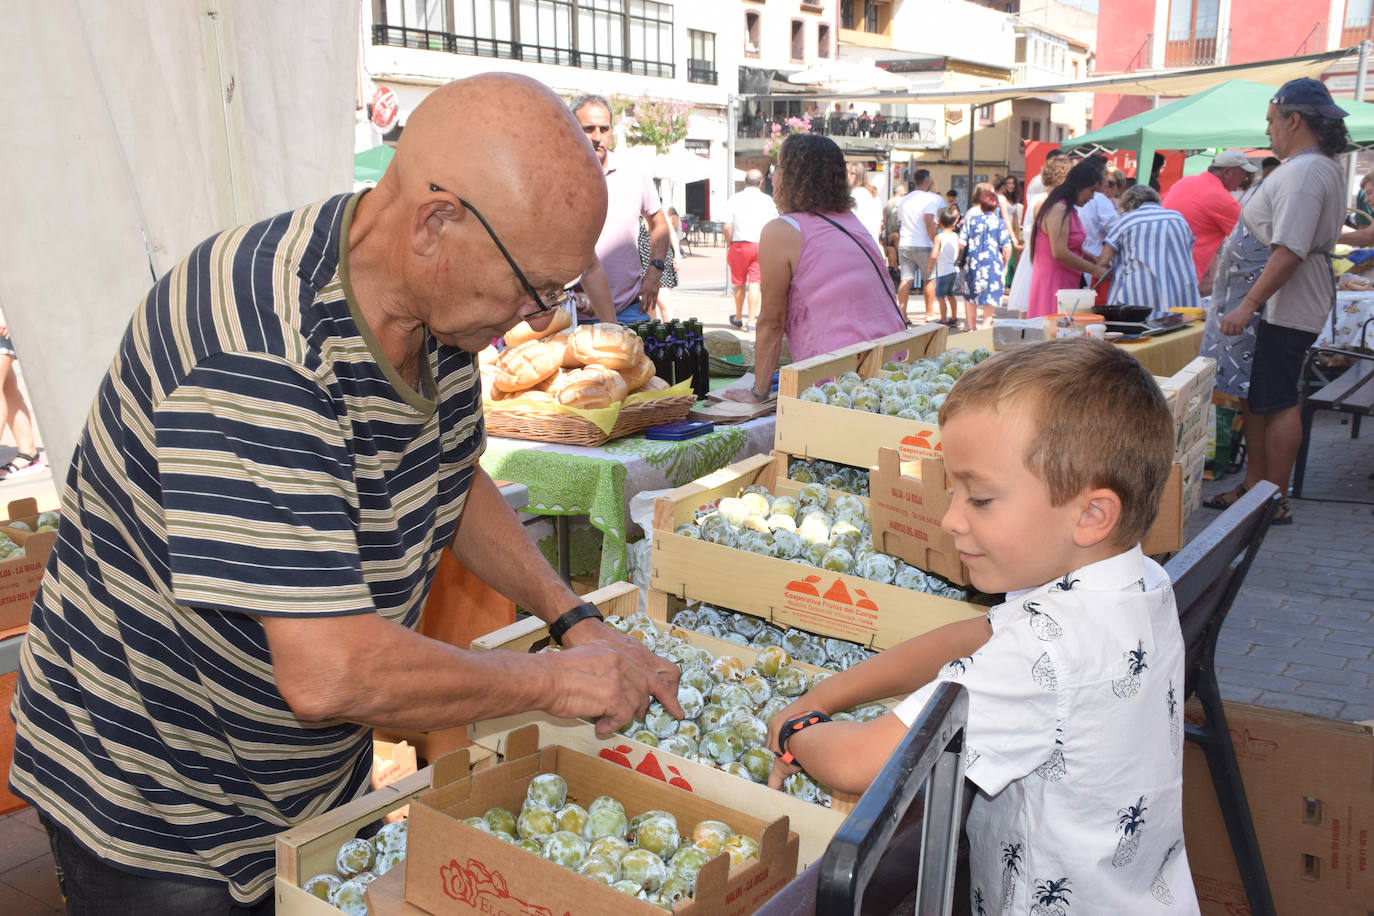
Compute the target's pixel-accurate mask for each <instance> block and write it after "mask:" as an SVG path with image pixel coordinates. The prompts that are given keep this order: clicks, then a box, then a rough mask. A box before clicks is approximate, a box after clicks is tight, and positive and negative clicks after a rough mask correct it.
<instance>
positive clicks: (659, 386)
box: [639, 375, 673, 391]
mask: <svg viewBox="0 0 1374 916" xmlns="http://www.w3.org/2000/svg"><path fill="white" fill-rule="evenodd" d="M671 387H673V386H672V385H669V384H668V380H667V379H663V378H659V377H658V376H657V375H655V376H654V377H653V378H651V379H649V380H648V381H647V382H645V383H644V384H643V385H642V386H640V389H639V390H640V391H663V390H665V389H668V388H671Z"/></svg>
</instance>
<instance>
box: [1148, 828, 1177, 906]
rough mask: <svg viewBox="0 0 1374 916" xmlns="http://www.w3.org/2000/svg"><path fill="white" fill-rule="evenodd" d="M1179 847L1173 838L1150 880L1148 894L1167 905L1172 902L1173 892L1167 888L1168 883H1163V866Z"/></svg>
mask: <svg viewBox="0 0 1374 916" xmlns="http://www.w3.org/2000/svg"><path fill="white" fill-rule="evenodd" d="M1178 847H1179V841H1178V840H1174V843H1173V845H1172V846H1170V847H1169V848H1168V849H1166V850H1165V851H1164V861H1163V862H1160V863H1159V870H1158V871H1156V872H1155V878H1154V880H1153V881H1151V882H1150V896H1151V897H1154V898H1155V899H1156V900H1158V901H1159V902H1160V903H1162V904H1164V905H1165V906H1168V905H1169V904H1171V903H1173V902H1174V892H1173V891H1171V890H1169V885H1168V884H1166V883H1164V866H1166V865H1168V864H1169V860H1170V859H1171V858H1173V855H1174V851H1175V850H1177V849H1178Z"/></svg>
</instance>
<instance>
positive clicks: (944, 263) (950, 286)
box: [926, 208, 962, 325]
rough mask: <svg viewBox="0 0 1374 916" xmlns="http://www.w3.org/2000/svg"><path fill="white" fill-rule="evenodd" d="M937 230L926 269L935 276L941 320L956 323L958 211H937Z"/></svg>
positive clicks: (957, 314)
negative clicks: (956, 225) (955, 228)
mask: <svg viewBox="0 0 1374 916" xmlns="http://www.w3.org/2000/svg"><path fill="white" fill-rule="evenodd" d="M939 221H940V231H939V233H938V234H937V235H936V236H935V245H934V247H933V248H931V250H930V265H929V266H928V267H927V268H926V270H927V272H928V273H929V274H930V275H931V276H933V277H934V278H935V299H936V300H937V301H938V302H939V303H940V323H941V324H948V325H955V324H958V323H959V308H958V306H957V305H956V304H955V302H954V287H955V286H956V285H957V283H958V280H959V267H958V265H957V263H956V262H957V261H958V259H959V246H960V245H961V244H962V242H960V241H959V234H958V233H957V232H955V231H954V224H955V223H957V222H958V221H959V211H958V210H955V209H953V208H947V209H944V210H941V211H940V217H939Z"/></svg>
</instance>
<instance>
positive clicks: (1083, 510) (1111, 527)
mask: <svg viewBox="0 0 1374 916" xmlns="http://www.w3.org/2000/svg"><path fill="white" fill-rule="evenodd" d="M1078 502H1079V513H1078V522H1077V523H1076V524H1075V525H1074V529H1073V540H1074V543H1075V544H1077V545H1078V546H1079V547H1095V546H1097V545H1098V544H1100V543H1102V542H1103V541H1105V540H1106V539H1107V538H1109V537H1111V534H1112V532H1113V531H1115V530H1116V523H1117V522H1119V521H1120V520H1121V497H1120V496H1117V495H1116V492H1115V491H1114V490H1109V489H1107V488H1106V487H1102V488H1099V489H1096V490H1089V491H1087V492H1086V493H1084V494H1083V495H1082V496H1081V497H1079V500H1078Z"/></svg>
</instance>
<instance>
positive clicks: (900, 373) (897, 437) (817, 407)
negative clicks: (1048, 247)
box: [773, 325, 992, 468]
mask: <svg viewBox="0 0 1374 916" xmlns="http://www.w3.org/2000/svg"><path fill="white" fill-rule="evenodd" d="M947 331H948V329H947V328H945V327H943V326H939V325H936V326H932V325H926V326H924V327H921V328H913V329H910V330H907V331H901V332H898V333H896V334H892V335H889V336H887V337H884V338H881V339H879V340H875V341H870V342H867V343H861V344H855V345H853V346H851V347H847V348H845V349H843V350H837V351H835V352H834V353H827V354H823V355H821V356H815V357H812V358H811V359H808V360H804V361H802V362H799V363H793V364H792V365H791V366H786V367H784V368H782V369H780V370H779V372H778V425H777V432H776V433H775V435H774V439H773V445H774V447H775V448H777V449H779V450H780V451H784V452H787V453H788V454H791V455H797V456H801V457H806V458H821V459H825V460H827V461H833V462H838V463H840V464H844V465H850V466H853V467H861V468H867V467H870V466H872V465H873V463H874V462H875V461H876V460H877V455H878V449H879V448H895V449H897V450H898V451H899V452H900V453H901V455H902V460H903V461H913V460H916V459H918V458H929V457H937V456H938V455H939V454H940V430H939V424H938V414H939V412H940V405H941V404H943V403H944V399H945V396H946V395H947V394H948V393H949V390H950V389H951V388H953V387H954V383H955V382H956V381H957V380H958V378H959V376H960V375H962V374H963V372H964V370H965V369H967V368H968V367H969V366H972V365H974V364H975V363H977V362H980V361H982V360H984V359H987V358H988V357H989V356H991V355H992V353H991V351H989V350H987V349H984V348H980V349H977V350H973V351H964V350H959V349H946V336H947Z"/></svg>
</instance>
